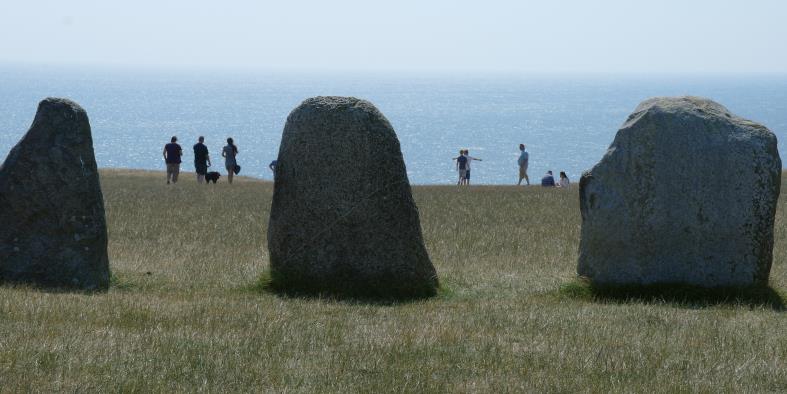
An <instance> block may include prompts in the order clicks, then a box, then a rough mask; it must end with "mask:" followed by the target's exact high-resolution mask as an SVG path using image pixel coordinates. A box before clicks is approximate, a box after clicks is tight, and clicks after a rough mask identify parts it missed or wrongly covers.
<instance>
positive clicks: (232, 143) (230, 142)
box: [227, 137, 235, 145]
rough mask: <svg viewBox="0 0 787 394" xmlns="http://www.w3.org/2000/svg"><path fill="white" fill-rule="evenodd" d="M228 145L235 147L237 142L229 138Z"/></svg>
mask: <svg viewBox="0 0 787 394" xmlns="http://www.w3.org/2000/svg"><path fill="white" fill-rule="evenodd" d="M227 143H228V144H230V145H235V141H233V140H232V137H230V138H227Z"/></svg>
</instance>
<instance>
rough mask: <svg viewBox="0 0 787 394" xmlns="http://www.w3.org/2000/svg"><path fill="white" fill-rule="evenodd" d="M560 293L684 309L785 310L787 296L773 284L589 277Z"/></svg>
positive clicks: (568, 285)
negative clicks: (599, 281) (619, 282)
mask: <svg viewBox="0 0 787 394" xmlns="http://www.w3.org/2000/svg"><path fill="white" fill-rule="evenodd" d="M559 293H560V295H562V296H565V297H568V298H573V299H580V300H585V301H591V302H602V303H603V302H612V303H631V302H641V303H647V304H672V305H675V306H679V307H684V308H707V307H714V306H724V305H728V306H747V307H749V308H757V307H763V308H769V309H772V310H774V311H778V312H784V311H785V310H787V306H785V304H786V303H785V297H783V296H782V295H781V294H780V293H779V292H778V291H777V290H775V289H773V288H772V287H770V286H751V287H715V288H706V287H700V286H692V285H683V284H655V285H641V286H637V285H627V286H609V285H595V284H593V283H592V282H591V281H590V280H588V279H586V278H579V279H575V280H573V281H571V282H569V283H565V284H563V285H561V286H560V290H559Z"/></svg>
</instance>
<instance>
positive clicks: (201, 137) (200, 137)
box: [197, 136, 205, 144]
mask: <svg viewBox="0 0 787 394" xmlns="http://www.w3.org/2000/svg"><path fill="white" fill-rule="evenodd" d="M197 141H199V143H200V144H201V143H203V142H205V137H203V136H199V138H197Z"/></svg>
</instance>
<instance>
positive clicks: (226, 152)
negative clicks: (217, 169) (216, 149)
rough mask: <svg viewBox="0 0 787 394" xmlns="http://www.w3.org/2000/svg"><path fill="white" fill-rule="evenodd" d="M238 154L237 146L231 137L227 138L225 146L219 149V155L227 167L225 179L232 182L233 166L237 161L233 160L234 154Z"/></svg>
mask: <svg viewBox="0 0 787 394" xmlns="http://www.w3.org/2000/svg"><path fill="white" fill-rule="evenodd" d="M237 155H238V147H237V146H235V143H234V141H232V138H227V146H225V147H224V149H222V150H221V156H222V157H224V167H225V168H226V169H227V181H228V182H229V183H232V176H233V175H234V174H235V166H237V165H238V163H237V162H236V161H235V156H237Z"/></svg>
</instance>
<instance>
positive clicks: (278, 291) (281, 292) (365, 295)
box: [246, 271, 451, 306]
mask: <svg viewBox="0 0 787 394" xmlns="http://www.w3.org/2000/svg"><path fill="white" fill-rule="evenodd" d="M246 290H249V291H251V292H254V293H268V294H273V295H276V296H278V297H283V298H292V299H310V300H325V301H334V302H342V303H350V304H367V305H379V306H396V305H402V304H408V303H412V302H418V301H422V300H427V299H432V298H438V297H446V296H450V293H451V291H450V290H449V289H448V288H446V287H444V286H443V285H440V287H438V289H437V293H436V294H433V293H424V294H419V295H417V296H412V295H399V296H397V295H394V296H391V295H386V294H381V293H369V292H367V291H356V290H355V289H338V288H337V289H330V290H315V289H312V288H308V287H294V288H293V287H285V286H277V285H276V282H275V281H274V280H273V279H272V277H271V274H270V271H266V272H264V273H263V274H261V275H260V276H259V278H257V281H256V282H254V283H252V284H251V285H250V286H248V287H247V288H246Z"/></svg>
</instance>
